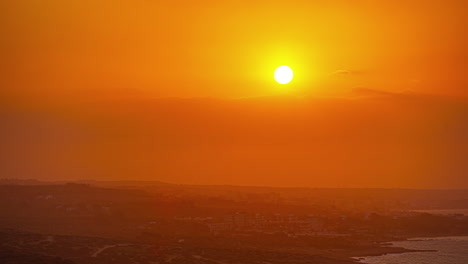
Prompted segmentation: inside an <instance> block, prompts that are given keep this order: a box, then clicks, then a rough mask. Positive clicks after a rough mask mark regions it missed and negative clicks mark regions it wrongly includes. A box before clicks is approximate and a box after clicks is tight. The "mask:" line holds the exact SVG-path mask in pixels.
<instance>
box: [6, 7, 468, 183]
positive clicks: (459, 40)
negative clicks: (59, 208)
mask: <svg viewBox="0 0 468 264" xmlns="http://www.w3.org/2000/svg"><path fill="white" fill-rule="evenodd" d="M466 10H467V4H466V1H454V0H448V1H447V0H445V1H430V0H429V1H422V0H421V1H419V0H418V1H417V0H410V1H370V0H368V1H366V0H353V1H345V0H342V1H338V0H335V1H276V0H270V1H204V0H202V1H149V0H132V1H130V0H128V1H110V0H102V1H83V0H68V1H60V0H48V1H43V0H41V1H39V0H28V1H26V0H15V1H1V2H0V33H1V35H2V36H3V37H2V42H1V43H0V54H2V58H3V59H2V61H1V62H0V69H1V70H2V73H1V76H2V78H1V79H0V85H1V90H0V96H1V99H0V103H1V105H0V114H1V115H0V120H1V122H2V124H3V127H5V128H6V129H3V130H2V132H1V134H0V135H1V136H2V137H1V138H2V140H3V141H4V143H3V145H4V146H6V147H4V148H3V151H2V153H1V154H2V155H1V156H2V157H3V160H4V162H5V165H4V166H2V167H3V168H4V170H5V172H4V173H2V174H3V175H5V177H19V178H42V179H77V178H95V179H145V180H148V179H154V180H162V181H168V182H176V183H195V184H244V185H249V184H255V185H276V186H319V187H320V186H331V187H339V186H344V187H412V188H413V187H415V188H435V187H437V188H460V187H464V188H468V179H467V175H468V168H467V165H466V164H465V163H466V162H465V161H464V160H465V157H467V156H468V152H467V149H468V139H467V137H468V136H467V135H468V110H467V109H468V103H467V96H468V88H467V87H468V80H467V78H468V77H467V76H468V74H466V73H467V66H466V61H467V59H468V58H467V57H468V56H467V50H466V46H468V45H467V44H468V43H467V39H466V36H465V35H466V34H464V32H463V31H465V28H466V25H467V23H466V18H464V16H465V12H466ZM279 65H289V66H291V67H292V68H293V70H294V71H295V79H294V80H293V82H292V83H290V84H288V85H279V84H277V83H275V82H274V79H273V71H274V69H275V68H276V67H277V66H279Z"/></svg>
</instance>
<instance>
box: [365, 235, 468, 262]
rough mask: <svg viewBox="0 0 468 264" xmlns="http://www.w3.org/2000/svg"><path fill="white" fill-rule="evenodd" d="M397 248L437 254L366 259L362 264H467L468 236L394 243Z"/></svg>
mask: <svg viewBox="0 0 468 264" xmlns="http://www.w3.org/2000/svg"><path fill="white" fill-rule="evenodd" d="M392 245H393V246H395V247H403V248H408V249H431V250H437V252H408V253H402V254H388V255H383V256H376V257H366V258H365V259H364V260H362V261H361V262H362V263H372V264H467V263H468V236H464V237H438V238H415V239H411V240H409V241H398V242H393V243H392Z"/></svg>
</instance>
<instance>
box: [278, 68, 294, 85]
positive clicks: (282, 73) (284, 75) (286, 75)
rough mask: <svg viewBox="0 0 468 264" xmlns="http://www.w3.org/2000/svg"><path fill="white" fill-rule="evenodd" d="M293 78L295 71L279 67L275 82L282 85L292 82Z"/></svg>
mask: <svg viewBox="0 0 468 264" xmlns="http://www.w3.org/2000/svg"><path fill="white" fill-rule="evenodd" d="M293 76H294V73H293V70H292V69H291V68H290V67H289V66H286V65H283V66H279V67H278V68H276V70H275V80H276V81H277V82H278V83H280V84H287V83H289V82H290V81H291V80H292V78H293Z"/></svg>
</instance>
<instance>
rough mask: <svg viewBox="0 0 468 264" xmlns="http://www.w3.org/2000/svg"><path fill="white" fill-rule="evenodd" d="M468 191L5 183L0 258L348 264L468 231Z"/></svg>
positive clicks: (19, 261)
mask: <svg viewBox="0 0 468 264" xmlns="http://www.w3.org/2000/svg"><path fill="white" fill-rule="evenodd" d="M467 198H468V192H467V191H430V190H426V191H424V190H378V189H342V190H340V189H298V188H296V189H294V188H290V189H287V188H285V189H281V188H263V187H235V186H181V185H171V184H163V183H139V182H126V183H125V182H112V183H102V182H93V183H92V184H91V185H90V184H76V183H72V184H64V183H59V184H50V183H49V184H44V183H41V184H38V183H35V184H34V185H31V183H30V182H29V183H28V184H24V185H20V184H12V183H11V182H8V184H6V185H0V211H1V212H0V263H10V264H23V263H39V264H40V263H57V264H61V263H63V264H65V263H68V264H73V263H77V264H78V263H83V264H85V263H86V264H88V263H89V264H93V263H100V264H106V263H125V264H129V263H142V264H146V263H147V264H155V263H174V264H177V263H184V264H185V263H200V264H208V263H213V264H215V263H221V264H241V263H242V264H250V263H252V264H253V263H256V264H260V263H261V264H280V263H281V264H286V263H290V264H295V263H316V264H345V263H354V262H356V258H355V257H360V256H369V255H380V254H387V253H401V252H407V251H409V250H407V249H403V248H395V247H389V246H388V245H386V243H385V242H386V241H392V240H401V239H406V238H408V237H417V236H445V235H466V234H468V217H467V216H465V215H463V214H452V215H433V214H428V213H419V212H414V211H413V210H416V209H456V208H467V207H468V206H467V201H468V199H467Z"/></svg>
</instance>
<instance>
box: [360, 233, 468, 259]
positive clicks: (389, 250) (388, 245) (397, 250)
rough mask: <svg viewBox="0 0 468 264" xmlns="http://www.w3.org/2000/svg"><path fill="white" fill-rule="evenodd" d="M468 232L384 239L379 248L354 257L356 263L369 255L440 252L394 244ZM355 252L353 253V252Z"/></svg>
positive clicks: (461, 235) (364, 251) (449, 236)
mask: <svg viewBox="0 0 468 264" xmlns="http://www.w3.org/2000/svg"><path fill="white" fill-rule="evenodd" d="M467 236H468V234H459V235H453V234H451V235H440V236H434V235H432V236H431V235H425V236H424V235H423V236H417V237H409V238H405V239H398V240H392V241H384V242H380V243H379V245H380V247H378V248H373V249H367V250H363V251H362V252H356V253H357V254H355V255H354V256H353V257H351V258H352V259H353V261H354V262H356V263H362V261H363V260H365V259H366V258H368V257H377V256H384V255H390V254H391V255H398V254H403V253H412V252H413V253H414V252H438V251H439V250H435V249H409V248H404V247H399V246H394V243H395V242H405V241H406V242H410V241H411V242H413V241H414V242H418V241H427V240H431V239H432V238H433V239H434V240H436V239H441V238H451V237H467ZM352 254H353V253H352Z"/></svg>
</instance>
